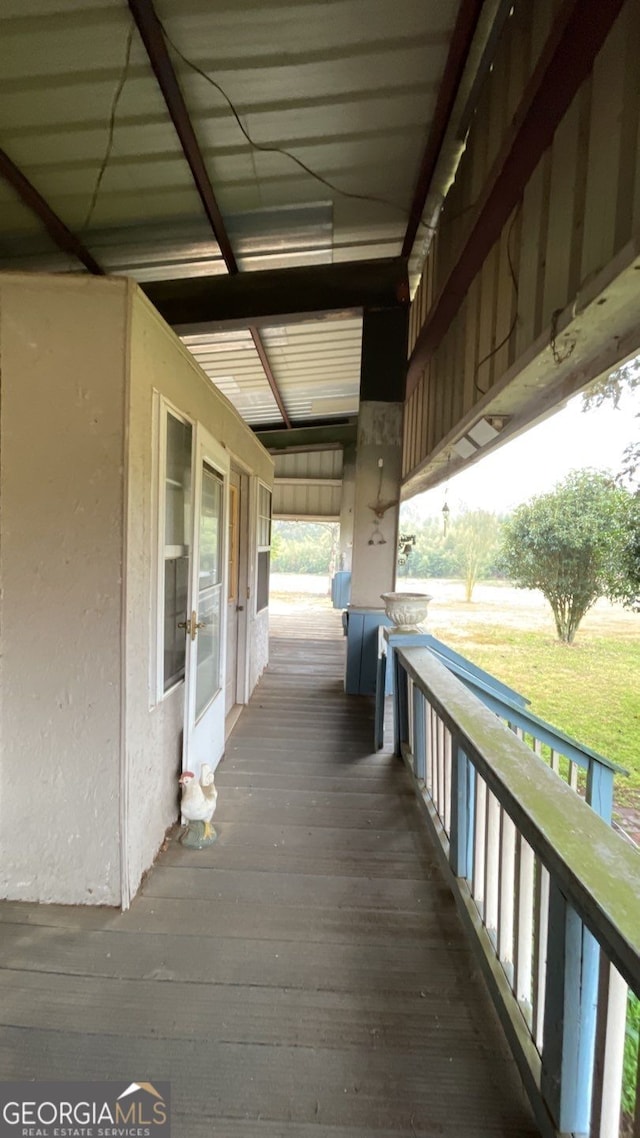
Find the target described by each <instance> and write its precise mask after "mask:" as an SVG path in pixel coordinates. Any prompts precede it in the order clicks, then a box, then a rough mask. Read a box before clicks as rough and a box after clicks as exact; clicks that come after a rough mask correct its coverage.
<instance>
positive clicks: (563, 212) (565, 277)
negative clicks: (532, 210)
mask: <svg viewBox="0 0 640 1138" xmlns="http://www.w3.org/2000/svg"><path fill="white" fill-rule="evenodd" d="M580 111H581V99H580V95H579V94H578V95H577V96H576V98H575V99H574V100H573V102H572V104H571V106H570V107H569V110H568V111H567V113H566V115H565V116H564V118H563V120H562V122H561V123H560V125H559V127H558V129H557V131H556V134H555V138H554V140H553V146H552V148H551V172H550V183H549V222H548V227H547V246H546V254H545V274H544V295H543V301H542V318H541V319H542V324H543V326H544V327H546V326H547V325H548V324H549V323H550V322H551V319H552V314H553V313H554V311H556V310H557V309H561V308H564V306H565V305H566V304H567V303H568V301H569V280H570V267H571V244H572V234H573V233H574V208H575V192H576V175H577V168H578V144H579V139H580V131H579V126H580Z"/></svg>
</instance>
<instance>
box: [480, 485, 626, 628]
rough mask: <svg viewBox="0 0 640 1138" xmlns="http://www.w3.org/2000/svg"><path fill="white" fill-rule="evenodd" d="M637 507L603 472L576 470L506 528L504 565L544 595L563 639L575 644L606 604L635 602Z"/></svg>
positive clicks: (517, 580)
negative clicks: (590, 615) (604, 600)
mask: <svg viewBox="0 0 640 1138" xmlns="http://www.w3.org/2000/svg"><path fill="white" fill-rule="evenodd" d="M639 520H640V518H639V512H638V504H637V501H636V500H635V499H634V497H633V496H632V495H631V494H630V493H629V492H628V491H627V490H625V489H624V488H622V487H620V486H616V484H615V482H614V481H613V479H612V478H611V476H610V475H608V474H606V473H603V472H601V471H594V470H577V471H573V472H572V473H571V474H569V475H568V477H567V478H566V479H565V480H564V481H563V482H560V483H559V484H558V485H557V486H556V488H555V489H554V490H553V491H552V492H551V493H549V494H542V495H541V496H539V497H536V498H533V499H532V500H531V501H530V502H527V503H525V504H524V505H522V506H519V507H518V509H517V510H516V511H515V513H514V514H513V515H512V517H511V518H509V519H508V520H507V522H505V525H504V531H503V554H502V562H503V566H504V569H505V571H506V574H507V576H509V577H510V578H511V580H512V581H513V583H514V585H516V587H517V588H520V589H540V591H541V592H542V593H543V594H544V596H545V597H546V599H547V600H548V602H549V604H550V605H551V609H552V611H553V616H554V620H555V624H556V629H557V632H558V637H559V639H560V640H561V641H563V642H564V643H566V644H572V643H573V640H574V637H575V634H576V631H577V629H578V626H579V624H580V621H581V620H582V618H583V616H584V615H585V613H586V612H588V611H589V609H590V608H591V606H592V605H593V604H594V603H595V601H597V600H598V598H599V597H602V596H606V597H609V598H610V599H611V600H626V601H630V600H631V597H632V594H633V592H634V589H635V586H634V584H633V581H632V577H631V575H630V572H629V566H630V552H629V551H630V547H631V545H632V541H633V537H634V533H637V532H638V531H637V529H636V527H637V525H638V521H639Z"/></svg>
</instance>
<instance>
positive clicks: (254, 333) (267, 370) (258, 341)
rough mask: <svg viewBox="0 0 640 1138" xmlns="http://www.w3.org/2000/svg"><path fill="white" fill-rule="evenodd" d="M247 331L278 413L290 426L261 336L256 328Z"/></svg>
mask: <svg viewBox="0 0 640 1138" xmlns="http://www.w3.org/2000/svg"><path fill="white" fill-rule="evenodd" d="M249 331H250V332H251V339H252V340H253V343H254V347H255V349H256V352H257V353H258V355H259V357H260V363H261V364H262V369H263V371H264V374H265V375H266V377H267V380H268V383H269V387H270V388H271V391H272V393H273V398H274V399H275V401H276V403H277V404H278V410H279V412H280V414H281V415H282V419H283V421H284V423H285V424H286V426H287V427H289V428H290V427H291V421H290V419H289V416H288V415H287V412H286V408H285V405H284V403H283V402H282V396H281V394H280V388H279V387H278V384H277V383H276V380H275V376H274V374H273V372H272V370H271V364H270V363H269V357H268V355H267V353H266V352H265V350H264V344H263V343H262V337H261V335H260V333H259V331H258V329H257V328H250V329H249Z"/></svg>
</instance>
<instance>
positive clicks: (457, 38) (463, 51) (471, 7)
mask: <svg viewBox="0 0 640 1138" xmlns="http://www.w3.org/2000/svg"><path fill="white" fill-rule="evenodd" d="M483 2H484V0H462V3H461V4H460V8H459V11H458V18H457V20H456V23H455V27H454V29H453V35H452V36H451V42H450V44H449V54H448V56H447V62H446V64H445V68H444V74H443V76H442V82H441V84H440V89H439V91H438V99H437V101H436V106H435V111H434V113H433V119H432V122H431V128H430V130H429V137H428V138H427V145H426V147H425V151H424V154H423V156H422V162H421V163H420V170H419V172H418V179H417V182H416V187H415V190H414V193H413V201H412V203H411V209H410V211H409V221H408V223H407V230H406V233H405V235H404V241H403V243H402V256H403V257H409V256H410V255H411V250H412V249H413V243H414V241H415V239H416V234H417V232H418V226H419V225H420V219H421V217H422V213H423V210H424V207H425V202H426V200H427V194H428V193H429V188H430V186H431V180H432V178H433V175H434V172H435V168H436V165H437V162H438V158H439V156H440V150H441V148H442V143H443V141H444V136H445V134H446V130H447V126H448V124H449V118H450V116H451V112H452V110H453V105H454V103H455V100H456V95H457V93H458V87H459V85H460V80H461V79H462V74H463V72H464V69H465V66H466V62H467V59H468V56H469V49H470V47H471V44H472V42H473V37H474V34H475V30H476V26H477V23H478V17H479V15H480V12H481V11H482V6H483Z"/></svg>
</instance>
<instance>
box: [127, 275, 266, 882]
mask: <svg viewBox="0 0 640 1138" xmlns="http://www.w3.org/2000/svg"><path fill="white" fill-rule="evenodd" d="M131 287H132V302H133V303H132V311H131V325H130V345H131V356H130V371H129V407H130V414H129V419H128V422H129V434H128V456H129V462H128V488H127V497H128V517H129V526H128V532H127V553H126V561H127V575H126V581H127V589H126V606H127V654H126V660H127V664H126V693H127V694H126V739H127V770H128V779H127V802H128V807H127V811H126V817H127V823H126V825H127V842H126V846H127V850H128V865H127V867H126V868H125V875H126V879H127V887H128V890H129V893H130V894H131V895H132V896H133V894H135V892H136V889H137V888H138V885H139V882H140V878H141V875H142V874H143V872H144V871H145V870H146V869H147V868H148V867H149V866H150V865H151V864H152V862H153V859H154V857H155V855H156V853H157V850H158V847H159V846H160V844H161V842H162V839H163V837H164V834H165V831H166V829H167V827H168V826H170V825H171V824H172V823H173V822H175V821H176V818H177V806H178V792H177V775H178V771H179V765H180V756H181V747H182V726H183V700H184V685H183V684H180V685H179V686H178V687H177V688H176V689H174V691H173V692H172V693H170V694H169V695H168V696H167V697H165V698H163V699H160V700H157V698H156V691H155V685H154V676H153V670H154V669H153V659H154V656H155V636H156V599H155V596H154V591H153V583H154V579H155V558H156V556H157V553H156V548H157V547H156V540H157V539H156V528H155V527H156V510H155V507H154V479H155V478H156V476H157V475H156V471H155V468H154V445H155V444H154V411H155V406H154V394H155V393H159V394H160V395H161V396H163V397H164V398H165V399H167V400H168V401H169V403H171V404H172V405H173V406H174V407H175V408H176V409H177V410H179V411H180V412H181V413H182V414H183V415H185V416H186V417H188V418H189V419H191V420H193V421H194V422H196V421H197V422H200V423H202V424H203V426H204V427H205V428H206V429H207V430H208V431H209V432H210V434H211V435H213V437H214V438H215V439H216V440H217V441H219V442H221V443H222V444H223V445H224V446H225V447H226V448H227V449H228V450H229V452H230V454H231V455H233V456H234V457H235V458H236V459H237V460H239V461H240V463H241V464H242V465H244V466H246V467H247V468H248V469H249V470H250V471H251V474H252V475H253V476H255V477H260V478H261V479H262V480H263V481H264V482H266V483H267V484H269V485H271V484H272V482H273V461H272V459H271V457H270V455H269V454H268V453H267V451H266V450H265V449H264V448H263V447H262V446H261V445H260V443H259V442H258V441H257V439H256V437H255V435H254V434H253V432H252V431H251V430H250V428H249V427H247V426H246V424H245V423H244V422H243V421H242V419H240V417H239V416H238V414H237V412H236V411H235V410H234V408H233V407H232V405H231V404H230V403H229V402H228V400H227V399H226V398H225V397H224V396H223V395H221V394H220V392H218V391H217V390H216V389H215V388H214V387H213V385H212V384H211V382H210V380H208V379H207V377H206V376H205V375H204V373H203V372H202V371H201V370H200V368H199V367H198V366H197V364H196V363H195V360H194V359H193V357H192V356H191V355H190V353H189V352H188V351H187V350H186V348H185V347H184V346H183V345H182V343H181V342H180V341H179V340H178V339H177V338H176V337H175V335H174V334H173V333H172V332H171V330H170V329H169V328H168V327H167V325H166V324H165V323H164V321H163V320H162V319H161V318H160V317H159V316H158V314H157V313H156V312H155V310H154V309H153V308H152V306H151V305H150V304H149V303H148V301H147V300H146V298H145V297H144V296H143V294H142V293H141V292H140V291H139V290H138V289H134V286H131ZM250 556H251V558H252V559H253V558H254V557H255V550H254V547H253V544H252V548H251V553H250ZM254 579H255V565H252V566H250V571H249V580H250V581H253V580H254ZM267 622H268V617H267V614H266V612H265V613H264V614H261V615H260V616H259V617H258V618H257V620H256V619H252V620H250V646H249V648H250V655H249V676H250V681H251V687H253V685H254V684H255V682H256V680H257V678H258V676H259V675H260V673H261V671H262V669H263V668H264V667H265V665H266V662H267V658H268V652H267V646H266V636H265V632H264V630H265V628H266V627H267ZM143 661H144V667H143V666H141V664H142V662H143Z"/></svg>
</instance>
